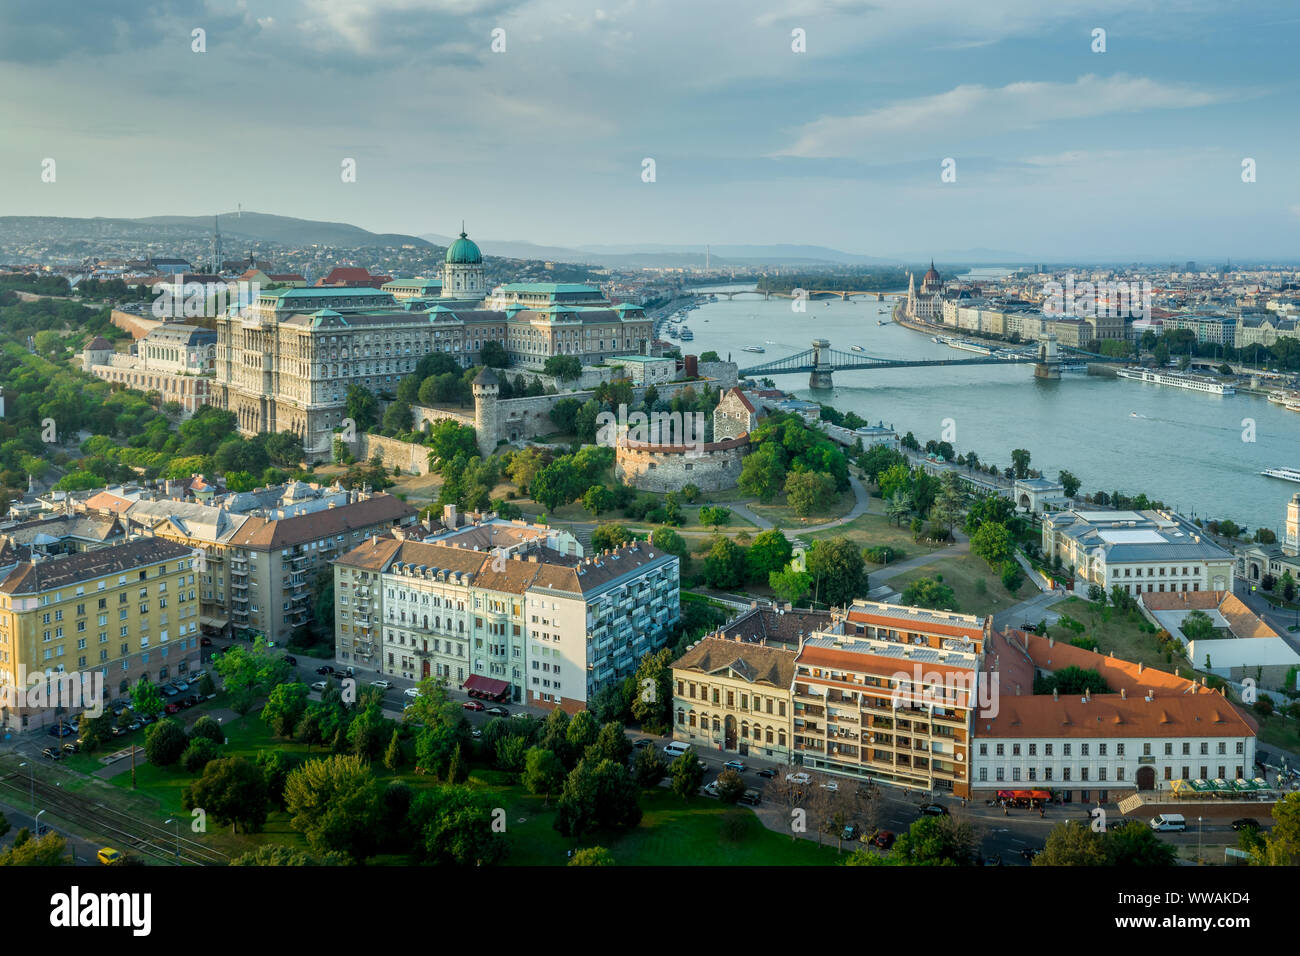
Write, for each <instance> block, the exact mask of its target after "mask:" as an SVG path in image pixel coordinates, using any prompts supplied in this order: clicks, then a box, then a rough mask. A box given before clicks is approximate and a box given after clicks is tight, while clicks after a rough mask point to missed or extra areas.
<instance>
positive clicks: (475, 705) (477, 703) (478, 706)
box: [460, 700, 487, 710]
mask: <svg viewBox="0 0 1300 956" xmlns="http://www.w3.org/2000/svg"><path fill="white" fill-rule="evenodd" d="M460 706H462V707H464V708H465V709H466V710H487V708H486V707H484V706H483V702H482V701H481V700H467V701H465V703H463V704H461V705H460Z"/></svg>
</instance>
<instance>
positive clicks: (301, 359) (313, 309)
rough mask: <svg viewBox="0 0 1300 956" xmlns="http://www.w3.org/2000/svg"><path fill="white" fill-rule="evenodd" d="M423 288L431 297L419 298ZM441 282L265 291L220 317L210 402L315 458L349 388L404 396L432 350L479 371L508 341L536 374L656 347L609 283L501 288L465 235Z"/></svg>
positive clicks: (648, 328)
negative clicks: (494, 345)
mask: <svg viewBox="0 0 1300 956" xmlns="http://www.w3.org/2000/svg"><path fill="white" fill-rule="evenodd" d="M413 285H419V286H420V290H419V291H420V292H424V293H429V294H427V295H421V294H412V292H411V286H413ZM438 285H439V284H438V283H436V282H432V283H411V282H409V281H398V282H392V283H387V284H385V285H384V286H383V287H381V288H363V287H348V286H314V287H309V288H295V289H278V290H274V291H267V292H262V293H260V294H259V295H258V296H257V298H256V300H255V301H254V303H253V304H252V305H250V306H248V307H247V308H244V309H242V310H233V309H232V310H231V311H230V312H229V313H227V314H226V315H224V316H222V317H221V318H219V319H217V323H216V324H217V341H216V350H215V359H216V361H215V375H214V378H213V382H212V389H211V391H212V394H211V396H210V398H209V403H210V404H212V405H215V406H216V407H218V408H223V409H227V410H229V411H232V412H234V413H235V415H236V417H237V420H238V424H239V430H240V431H241V432H242V433H244V434H246V435H255V434H257V433H259V432H279V431H290V432H293V433H294V434H295V435H297V436H298V437H299V438H300V439H301V440H302V443H303V448H304V450H305V452H306V454H307V459H308V460H309V461H310V460H319V459H321V458H323V457H328V455H329V453H330V449H331V446H332V444H333V437H334V436H333V431H334V429H335V428H337V427H339V426H340V425H341V423H342V421H343V419H344V417H345V415H346V411H345V403H346V395H347V390H348V387H349V386H351V385H359V386H362V387H364V388H366V389H369V390H370V391H372V392H375V393H383V392H390V393H391V392H396V390H397V384H398V382H400V381H401V379H402V378H403V376H405V375H408V374H410V373H411V372H413V371H414V370H415V367H416V364H417V363H418V362H419V361H420V359H421V358H423V357H424V356H426V355H428V354H430V353H431V352H445V353H447V354H449V355H451V356H452V358H453V359H455V361H456V363H457V364H458V365H460V366H461V367H463V368H469V367H471V366H473V365H476V364H479V355H480V352H481V351H482V349H483V346H484V345H485V344H486V343H488V342H498V343H500V344H501V346H502V347H503V348H504V349H505V351H506V354H507V356H508V357H509V360H510V364H511V366H512V367H515V368H520V369H527V370H534V371H540V370H541V369H542V367H543V366H544V365H545V363H546V360H547V359H548V358H550V357H551V356H553V355H572V356H575V357H576V358H578V359H579V360H580V361H581V362H582V363H583V364H584V365H593V364H598V363H600V362H603V361H605V360H607V359H610V358H614V357H616V356H619V355H650V354H652V348H653V343H654V337H653V323H652V322H651V320H650V319H649V318H648V317H647V316H646V314H645V310H644V309H643V308H642V307H641V306H638V305H632V304H630V303H623V304H619V305H611V304H610V303H609V301H608V300H606V299H605V298H604V296H603V295H602V294H601V292H600V290H599V289H596V288H593V287H591V286H586V285H576V284H566V283H551V282H534V283H528V282H525V283H511V284H506V285H503V286H499V287H497V288H496V289H493V290H491V291H489V290H488V288H487V283H486V278H485V274H484V268H483V257H482V254H481V253H480V251H479V248H478V246H477V245H476V244H475V243H474V242H473V241H471V240H470V239H469V238H468V237H467V236H466V235H465V233H464V232H462V233H461V234H460V238H459V239H457V240H455V241H454V242H453V243H452V244H451V246H450V247H449V248H448V249H447V255H446V259H445V262H444V265H443V276H442V282H441V288H440V289H439V288H438ZM435 292H436V293H437V294H433V293H435Z"/></svg>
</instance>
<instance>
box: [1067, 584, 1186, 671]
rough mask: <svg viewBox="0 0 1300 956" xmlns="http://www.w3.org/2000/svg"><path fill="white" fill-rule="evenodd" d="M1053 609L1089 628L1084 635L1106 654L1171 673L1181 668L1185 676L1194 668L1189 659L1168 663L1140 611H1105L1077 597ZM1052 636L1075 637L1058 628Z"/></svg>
mask: <svg viewBox="0 0 1300 956" xmlns="http://www.w3.org/2000/svg"><path fill="white" fill-rule="evenodd" d="M1052 610H1053V611H1056V612H1058V613H1062V614H1068V615H1070V617H1072V618H1074V619H1075V620H1076V621H1079V622H1081V623H1082V624H1083V625H1084V627H1085V628H1086V630H1085V631H1084V634H1086V635H1087V636H1088V637H1092V638H1096V640H1097V649H1098V651H1099V652H1100V653H1102V654H1109V653H1110V652H1111V651H1114V652H1115V656H1116V657H1120V658H1123V659H1124V660H1126V661H1133V662H1139V661H1140V662H1142V663H1144V664H1150V665H1151V666H1152V667H1158V668H1160V669H1161V670H1166V671H1171V672H1172V670H1173V669H1174V668H1175V667H1178V668H1181V669H1182V672H1183V675H1184V676H1186V675H1187V672H1188V670H1189V668H1190V667H1191V665H1190V664H1189V663H1188V661H1187V659H1186V658H1178V657H1175V658H1174V661H1173V663H1170V662H1168V661H1166V660H1165V655H1164V652H1162V651H1161V650H1160V649H1159V648H1158V647H1157V646H1156V637H1155V635H1154V634H1151V633H1148V632H1147V631H1145V630H1143V626H1144V625H1146V623H1147V622H1146V620H1145V619H1144V618H1143V617H1142V615H1140V614H1139V613H1138V612H1137V611H1129V612H1128V613H1126V614H1125V613H1122V612H1120V611H1117V610H1116V609H1115V608H1114V607H1111V606H1110V605H1107V606H1106V607H1104V608H1102V607H1098V606H1097V605H1095V604H1093V603H1092V602H1091V601H1085V600H1083V599H1081V598H1077V597H1070V598H1066V599H1065V600H1064V601H1060V602H1058V603H1056V604H1053V605H1052ZM1052 633H1053V634H1054V635H1055V636H1056V637H1058V638H1061V639H1063V640H1069V638H1070V637H1072V636H1074V632H1073V631H1071V630H1069V629H1068V628H1059V627H1058V628H1055V629H1054V630H1053V632H1052Z"/></svg>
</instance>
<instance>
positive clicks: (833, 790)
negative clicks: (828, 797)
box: [820, 780, 840, 793]
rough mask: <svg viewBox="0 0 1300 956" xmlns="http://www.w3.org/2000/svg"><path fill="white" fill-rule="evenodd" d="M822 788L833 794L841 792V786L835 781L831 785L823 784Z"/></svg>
mask: <svg viewBox="0 0 1300 956" xmlns="http://www.w3.org/2000/svg"><path fill="white" fill-rule="evenodd" d="M820 786H821V788H822V789H823V790H829V791H830V792H831V793H839V792H840V785H839V784H838V783H836V782H835V781H834V780H832V781H831V782H830V783H823V784H821V785H820Z"/></svg>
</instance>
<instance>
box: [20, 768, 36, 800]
mask: <svg viewBox="0 0 1300 956" xmlns="http://www.w3.org/2000/svg"><path fill="white" fill-rule="evenodd" d="M18 766H19V767H20V768H22V767H26V768H27V773H28V775H29V776H30V777H31V785H32V810H33V811H35V810H36V768H35V767H33V766H30V765H29V764H27V763H20V764H19V765H18Z"/></svg>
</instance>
